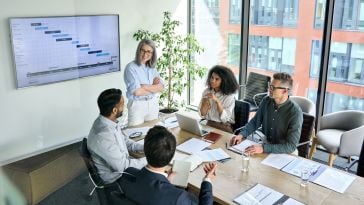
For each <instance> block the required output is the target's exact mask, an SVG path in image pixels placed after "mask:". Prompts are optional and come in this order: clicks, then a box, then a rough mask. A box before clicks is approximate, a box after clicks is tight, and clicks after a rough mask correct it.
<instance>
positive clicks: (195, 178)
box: [143, 121, 364, 205]
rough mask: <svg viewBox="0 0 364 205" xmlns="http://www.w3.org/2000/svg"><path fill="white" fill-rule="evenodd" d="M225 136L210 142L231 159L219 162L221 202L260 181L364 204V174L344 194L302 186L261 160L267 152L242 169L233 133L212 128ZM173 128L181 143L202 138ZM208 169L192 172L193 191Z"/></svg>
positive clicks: (294, 193) (298, 194)
mask: <svg viewBox="0 0 364 205" xmlns="http://www.w3.org/2000/svg"><path fill="white" fill-rule="evenodd" d="M157 122H158V121H152V122H149V123H146V124H144V125H143V126H146V125H147V126H153V125H154V124H156V123H157ZM209 129H210V130H212V131H213V132H216V133H219V134H221V135H222V137H221V138H220V139H219V140H218V141H217V142H216V143H215V144H212V145H211V146H210V148H212V149H214V148H222V149H223V150H224V151H225V152H226V153H227V154H228V155H230V156H231V159H230V160H227V161H225V162H224V163H220V162H217V166H218V168H217V172H216V177H215V178H214V179H213V181H212V184H213V195H214V201H215V202H217V203H218V204H234V202H233V200H234V198H236V197H237V196H239V195H240V194H242V193H243V192H245V191H246V190H248V189H249V188H251V187H252V186H254V185H255V184H257V183H259V184H262V185H265V186H267V187H269V188H272V189H274V190H276V191H278V192H281V193H283V194H285V195H287V196H289V197H291V198H294V199H296V200H298V201H300V202H302V203H304V204H330V205H331V204H347V205H353V204H364V178H362V177H359V176H357V177H356V179H355V180H354V181H353V183H352V184H351V185H350V186H349V187H348V188H347V190H346V191H345V192H344V193H343V194H341V193H338V192H335V191H332V190H330V189H327V188H325V187H323V186H320V185H317V184H314V183H309V184H308V186H307V187H301V186H300V182H301V179H300V178H299V177H296V176H293V175H290V174H288V173H285V172H283V171H281V170H279V169H276V168H273V167H270V166H267V165H264V164H262V163H261V161H262V160H263V159H264V158H265V157H267V156H268V155H267V154H255V155H252V156H251V158H250V164H249V171H248V172H242V171H241V170H240V169H241V165H242V156H241V155H240V154H237V153H235V152H232V151H230V150H228V149H227V147H226V143H227V142H229V140H230V138H231V137H232V134H230V133H227V132H224V131H221V130H218V129H215V128H210V127H209ZM170 131H171V132H172V133H173V134H174V135H175V136H176V139H177V144H181V143H183V142H185V141H187V140H188V139H190V138H192V137H194V138H201V137H199V136H196V135H194V134H192V133H189V132H186V131H184V130H181V129H180V128H179V127H176V128H172V129H170ZM204 176H205V173H204V171H203V165H200V166H199V167H197V168H196V169H195V170H194V171H193V172H191V173H190V176H189V184H188V188H189V190H191V191H197V192H198V191H199V189H200V185H201V181H202V179H203V177H204Z"/></svg>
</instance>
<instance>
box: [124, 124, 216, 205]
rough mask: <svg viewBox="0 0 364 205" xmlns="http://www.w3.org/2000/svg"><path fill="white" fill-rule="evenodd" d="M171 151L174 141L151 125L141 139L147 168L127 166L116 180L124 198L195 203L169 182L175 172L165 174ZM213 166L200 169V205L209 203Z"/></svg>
mask: <svg viewBox="0 0 364 205" xmlns="http://www.w3.org/2000/svg"><path fill="white" fill-rule="evenodd" d="M175 150H176V138H175V137H174V136H173V134H172V133H170V132H169V131H168V130H167V129H166V128H165V127H162V126H155V127H153V128H152V129H150V130H149V131H148V133H147V135H146V137H145V139H144V153H145V156H146V158H147V161H148V165H147V166H146V167H144V168H142V169H141V170H139V169H136V168H133V167H129V168H127V169H126V170H125V172H124V174H123V175H122V177H121V178H120V179H119V184H120V185H121V187H122V189H123V191H124V193H125V195H126V197H127V198H129V199H130V200H132V201H134V202H135V203H137V204H141V205H142V204H148V205H154V204H156V205H157V204H158V205H160V204H166V205H167V204H168V205H172V204H176V205H182V204H186V205H187V204H188V205H190V204H197V201H196V200H194V199H193V197H191V196H190V195H189V194H188V192H186V191H185V190H183V189H179V188H177V187H175V186H174V185H172V184H171V183H170V181H171V179H172V177H173V176H174V175H175V174H176V173H170V174H166V169H167V165H168V163H169V162H170V161H171V160H172V158H173V155H174V152H175ZM216 166H217V165H216V164H215V163H209V164H206V165H205V166H204V171H205V173H206V176H205V178H204V180H203V182H202V184H201V191H200V195H199V203H198V204H200V205H203V204H213V196H212V184H211V180H212V179H213V178H214V177H215V171H216ZM177 174H178V173H177Z"/></svg>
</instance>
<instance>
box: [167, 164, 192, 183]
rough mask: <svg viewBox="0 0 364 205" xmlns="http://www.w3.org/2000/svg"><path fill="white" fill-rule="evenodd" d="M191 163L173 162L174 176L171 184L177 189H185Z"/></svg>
mask: <svg viewBox="0 0 364 205" xmlns="http://www.w3.org/2000/svg"><path fill="white" fill-rule="evenodd" d="M190 168H191V162H186V161H181V160H175V161H174V162H173V167H172V171H173V172H175V173H176V174H175V175H174V177H173V178H172V182H171V183H172V184H173V185H175V186H179V187H183V188H185V187H187V184H188V177H189V175H190Z"/></svg>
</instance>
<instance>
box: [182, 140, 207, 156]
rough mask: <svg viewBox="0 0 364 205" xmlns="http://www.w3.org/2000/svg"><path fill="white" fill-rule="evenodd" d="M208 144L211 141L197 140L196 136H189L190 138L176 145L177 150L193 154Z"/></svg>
mask: <svg viewBox="0 0 364 205" xmlns="http://www.w3.org/2000/svg"><path fill="white" fill-rule="evenodd" d="M210 145H211V143H209V142H206V141H203V140H199V139H196V138H191V139H189V140H187V141H186V142H184V143H182V144H180V145H178V146H177V150H178V151H181V152H184V153H187V154H194V153H196V152H199V151H201V150H203V149H205V148H206V147H208V146H210Z"/></svg>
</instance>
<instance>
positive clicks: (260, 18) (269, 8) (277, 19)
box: [250, 0, 299, 27]
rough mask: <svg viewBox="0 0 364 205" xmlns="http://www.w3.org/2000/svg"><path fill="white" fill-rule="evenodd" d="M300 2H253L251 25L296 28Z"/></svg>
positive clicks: (292, 0) (265, 0) (263, 0)
mask: <svg viewBox="0 0 364 205" xmlns="http://www.w3.org/2000/svg"><path fill="white" fill-rule="evenodd" d="M298 5H299V1H298V0H252V1H251V5H250V13H251V15H250V19H251V21H250V23H251V24H254V25H267V26H286V27H296V26H297V19H298Z"/></svg>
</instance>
